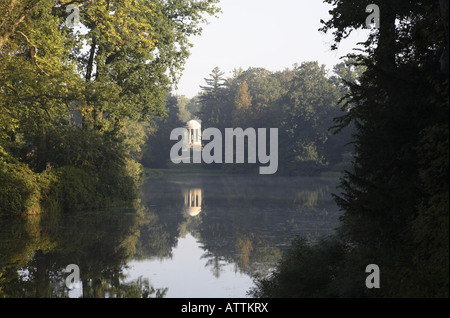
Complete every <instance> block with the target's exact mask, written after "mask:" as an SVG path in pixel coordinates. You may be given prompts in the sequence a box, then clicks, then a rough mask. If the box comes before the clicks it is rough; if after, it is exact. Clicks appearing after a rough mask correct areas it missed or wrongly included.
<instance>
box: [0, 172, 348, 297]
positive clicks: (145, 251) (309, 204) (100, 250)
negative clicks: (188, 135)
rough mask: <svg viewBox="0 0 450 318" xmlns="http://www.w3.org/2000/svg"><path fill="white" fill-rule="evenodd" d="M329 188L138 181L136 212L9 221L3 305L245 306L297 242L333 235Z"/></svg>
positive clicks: (300, 181) (246, 180)
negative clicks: (84, 301)
mask: <svg viewBox="0 0 450 318" xmlns="http://www.w3.org/2000/svg"><path fill="white" fill-rule="evenodd" d="M336 184H337V180H336V179H323V178H305V177H273V176H271V177H267V176H238V175H219V176H212V175H211V176H208V175H206V176H205V175H195V174H180V175H177V174H171V175H168V176H165V177H162V178H156V179H150V180H148V181H147V182H146V184H145V185H144V186H143V188H142V193H141V197H142V203H141V206H140V207H139V208H137V209H133V210H130V209H115V210H108V211H97V212H95V213H94V212H76V213H70V214H61V215H49V216H46V217H42V218H39V219H36V220H34V221H33V220H28V221H20V222H19V221H18V220H17V221H15V222H13V221H10V222H9V223H6V226H4V227H2V229H1V231H0V245H1V247H2V251H5V254H2V255H1V258H0V264H1V265H2V266H5V267H6V268H7V270H6V271H5V272H6V280H3V281H1V282H0V286H1V287H2V292H3V293H4V295H5V296H6V297H11V296H12V297H13V296H14V295H21V296H24V295H26V296H29V297H142V296H150V297H168V298H172V297H175V298H193V297H213V298H214V297H220V298H221V297H245V296H246V293H247V291H248V290H249V288H250V287H252V284H253V277H254V276H255V275H265V274H268V273H269V272H270V270H271V269H272V268H273V266H274V265H275V263H276V262H277V260H279V259H280V257H281V256H282V254H283V253H284V252H285V251H286V250H287V249H288V246H289V243H290V242H291V241H292V239H294V238H295V237H296V236H303V237H306V238H307V239H308V240H310V241H311V242H314V241H315V240H316V239H317V238H318V237H320V236H323V235H328V234H331V233H333V230H334V228H335V227H336V226H337V225H338V217H339V215H340V212H339V211H338V209H337V207H336V205H335V203H334V201H333V200H332V197H331V193H332V192H334V191H335V186H336ZM13 231H14V235H12V233H13ZM54 246H58V248H56V249H55V248H54ZM7 247H9V248H7ZM11 260H12V261H11ZM68 264H77V265H78V266H79V267H80V272H81V282H82V287H81V288H79V289H75V290H71V291H69V290H68V289H67V288H66V287H65V286H64V279H65V277H66V276H67V274H66V273H64V272H63V270H64V268H65V267H66V266H67V265H68ZM12 277H16V278H17V281H15V282H14V283H13V282H12V280H11V279H9V278H12Z"/></svg>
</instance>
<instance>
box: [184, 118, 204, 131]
mask: <svg viewBox="0 0 450 318" xmlns="http://www.w3.org/2000/svg"><path fill="white" fill-rule="evenodd" d="M186 127H187V128H188V129H201V128H202V124H200V123H199V122H198V121H196V120H190V121H188V122H187V123H186Z"/></svg>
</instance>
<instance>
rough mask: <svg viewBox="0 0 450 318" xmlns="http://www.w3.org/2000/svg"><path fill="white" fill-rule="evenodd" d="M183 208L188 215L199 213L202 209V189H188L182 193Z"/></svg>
mask: <svg viewBox="0 0 450 318" xmlns="http://www.w3.org/2000/svg"><path fill="white" fill-rule="evenodd" d="M184 208H185V211H186V213H187V214H189V215H190V216H196V215H199V214H200V212H201V211H202V189H190V190H186V191H185V193H184Z"/></svg>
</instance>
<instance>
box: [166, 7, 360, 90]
mask: <svg viewBox="0 0 450 318" xmlns="http://www.w3.org/2000/svg"><path fill="white" fill-rule="evenodd" d="M219 7H220V8H221V9H222V13H221V14H219V18H209V21H210V24H208V25H205V26H204V27H203V29H204V30H203V34H202V35H201V36H197V37H193V38H192V39H191V43H192V44H193V45H194V47H193V48H192V49H191V56H190V57H189V59H188V60H187V62H186V65H185V70H184V71H183V76H182V77H181V80H180V82H179V84H178V90H177V91H175V93H176V94H179V95H186V96H187V97H189V98H191V97H194V96H195V95H196V94H197V93H198V92H199V91H200V87H199V86H200V85H204V84H205V82H204V78H205V77H209V74H210V73H211V70H212V69H213V68H214V67H216V66H218V67H219V68H220V69H221V70H222V71H223V72H225V76H226V77H229V76H231V73H232V71H233V69H235V68H239V67H242V68H243V69H244V70H246V69H248V68H249V67H264V68H266V69H268V70H269V71H281V70H284V69H285V68H292V65H293V64H294V63H298V64H301V63H302V62H307V61H318V62H319V64H325V65H326V67H327V68H328V69H330V70H331V69H332V67H333V65H335V64H337V63H339V62H340V60H339V58H340V57H341V56H344V55H346V54H348V53H350V52H352V49H353V48H354V47H356V43H357V42H359V41H362V40H365V39H366V38H367V34H368V31H367V30H359V31H355V34H354V35H353V36H352V37H351V38H349V39H347V40H345V41H344V42H343V43H341V45H340V47H339V50H337V51H331V49H330V46H331V39H332V36H331V34H323V33H321V32H319V31H318V29H319V28H320V27H321V24H320V19H323V20H325V21H327V20H328V18H329V14H328V11H329V10H330V9H331V6H329V5H328V4H325V3H323V2H322V0H221V1H220V4H219Z"/></svg>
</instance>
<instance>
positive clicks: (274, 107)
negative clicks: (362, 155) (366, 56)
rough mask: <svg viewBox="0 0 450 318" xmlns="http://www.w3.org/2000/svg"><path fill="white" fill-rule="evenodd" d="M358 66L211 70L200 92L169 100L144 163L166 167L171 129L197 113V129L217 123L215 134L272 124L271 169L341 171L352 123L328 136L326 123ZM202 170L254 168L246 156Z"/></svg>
mask: <svg viewBox="0 0 450 318" xmlns="http://www.w3.org/2000/svg"><path fill="white" fill-rule="evenodd" d="M362 70H363V69H362V68H361V67H358V66H357V67H355V66H354V65H352V63H351V61H346V62H343V63H340V64H338V65H336V66H335V67H334V69H333V71H334V72H332V73H331V72H329V71H328V70H327V69H326V68H325V66H323V65H319V64H318V63H317V62H305V63H302V64H301V65H295V66H294V67H293V68H292V69H285V70H283V71H277V72H271V71H268V70H266V69H264V68H249V69H248V70H246V71H244V70H242V69H239V70H235V71H234V72H233V75H232V76H231V77H228V78H225V77H224V73H223V72H221V71H220V69H219V68H215V69H214V70H212V73H211V74H210V77H209V78H206V79H205V81H206V84H205V86H202V87H201V88H202V91H201V92H200V93H199V94H198V95H197V96H195V97H194V98H192V99H191V100H188V99H186V98H185V97H183V96H181V97H180V96H178V97H176V96H172V97H171V98H169V100H168V102H167V104H166V107H167V109H168V113H169V116H168V117H167V118H165V119H161V125H160V126H159V128H158V129H156V130H155V131H154V133H153V137H150V139H149V142H148V147H147V152H146V155H145V156H144V164H146V165H148V166H150V167H168V166H171V164H170V158H169V153H170V147H171V143H170V142H169V143H168V140H169V136H170V132H171V130H172V129H174V128H177V127H182V126H184V125H185V124H186V121H188V120H189V119H198V120H200V121H201V124H202V129H203V130H204V129H206V128H211V127H214V128H218V129H219V130H220V131H221V132H222V135H224V131H225V128H242V129H243V130H245V129H247V128H254V129H255V130H256V129H258V128H267V129H268V128H278V134H279V137H278V142H279V147H278V153H279V169H278V174H284V175H298V174H301V175H319V174H320V173H323V172H335V173H339V172H343V171H344V169H346V168H347V169H349V168H351V158H352V151H353V149H352V147H351V145H349V143H350V141H351V134H352V128H351V127H349V128H348V129H345V130H344V131H342V132H341V133H340V134H334V132H333V129H331V128H332V126H333V125H334V122H333V119H334V118H336V117H339V116H342V115H343V114H344V113H345V110H344V111H343V110H342V109H341V107H340V106H339V101H340V99H341V98H342V97H343V96H344V95H345V93H346V88H345V87H344V85H343V82H342V81H343V80H346V81H349V82H355V81H356V80H357V78H358V76H359V74H361V73H362ZM223 147H224V144H223ZM158 150H161V151H158ZM223 153H224V152H223ZM158 155H159V156H158ZM204 168H208V169H221V170H224V171H226V172H256V171H257V168H258V165H254V164H248V163H247V161H246V164H225V163H224V164H209V165H206V164H204Z"/></svg>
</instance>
